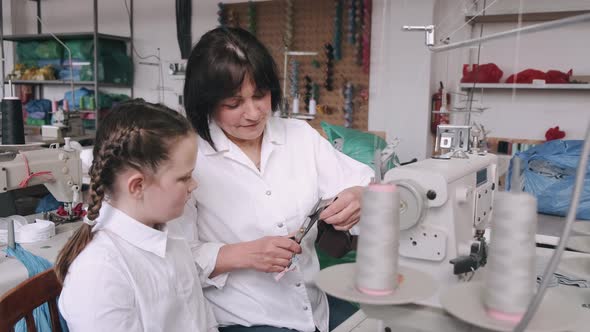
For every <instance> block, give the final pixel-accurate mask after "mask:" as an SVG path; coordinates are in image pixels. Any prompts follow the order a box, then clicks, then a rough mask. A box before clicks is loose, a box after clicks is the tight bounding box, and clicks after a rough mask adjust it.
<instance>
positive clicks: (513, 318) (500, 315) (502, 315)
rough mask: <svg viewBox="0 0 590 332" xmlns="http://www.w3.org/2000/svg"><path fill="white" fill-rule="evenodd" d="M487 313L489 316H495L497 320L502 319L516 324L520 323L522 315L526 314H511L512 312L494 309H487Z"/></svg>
mask: <svg viewBox="0 0 590 332" xmlns="http://www.w3.org/2000/svg"><path fill="white" fill-rule="evenodd" d="M486 313H487V314H488V316H490V317H491V318H493V319H495V320H500V321H503V322H508V323H512V324H515V325H516V324H518V322H520V320H521V319H522V316H523V315H524V313H521V314H511V313H507V312H502V311H499V310H494V309H488V310H486Z"/></svg>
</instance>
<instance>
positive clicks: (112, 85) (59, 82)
mask: <svg viewBox="0 0 590 332" xmlns="http://www.w3.org/2000/svg"><path fill="white" fill-rule="evenodd" d="M4 84H8V80H5V81H4ZM12 84H32V85H70V84H71V82H70V81H62V80H52V81H49V80H45V81H42V80H14V81H12ZM74 85H75V86H89V85H94V81H74ZM98 85H99V86H101V87H107V88H130V87H131V84H122V83H106V82H98Z"/></svg>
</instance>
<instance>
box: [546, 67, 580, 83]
mask: <svg viewBox="0 0 590 332" xmlns="http://www.w3.org/2000/svg"><path fill="white" fill-rule="evenodd" d="M572 74H573V71H572V70H571V69H570V70H569V71H568V72H567V73H564V72H561V71H559V70H550V71H548V72H547V74H546V76H547V78H546V79H545V81H546V82H547V83H553V84H560V83H561V84H565V83H569V82H570V77H572Z"/></svg>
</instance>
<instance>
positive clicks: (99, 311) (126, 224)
mask: <svg viewBox="0 0 590 332" xmlns="http://www.w3.org/2000/svg"><path fill="white" fill-rule="evenodd" d="M100 213H101V216H100V218H99V223H98V224H97V225H96V226H95V227H94V229H93V232H94V238H93V239H92V241H90V243H89V244H88V245H87V247H86V248H85V249H84V250H83V251H82V252H81V253H80V255H79V256H78V257H77V258H76V259H75V260H74V262H73V264H72V265H71V266H70V269H69V271H68V274H67V276H66V279H65V281H64V285H63V290H62V293H61V296H60V298H59V310H60V312H61V314H62V315H63V317H64V318H65V319H66V321H67V323H68V327H69V330H70V331H72V332H77V331H82V332H92V331H97V332H99V331H100V332H103V331H200V332H210V331H217V328H216V322H215V318H214V316H213V312H212V311H211V307H210V306H209V304H208V303H207V301H206V299H205V298H204V296H203V292H202V288H201V285H200V283H199V281H198V278H199V277H198V273H197V268H196V266H195V264H194V262H193V260H192V259H191V254H190V248H189V246H188V244H187V242H186V241H185V239H183V238H182V237H174V236H172V235H168V232H167V230H166V229H165V228H164V230H162V231H160V230H156V229H154V228H150V227H148V226H145V225H144V224H142V223H140V222H138V221H137V220H135V219H133V218H131V217H130V216H128V215H126V214H125V213H123V212H122V211H120V210H118V209H116V208H114V207H112V206H110V205H108V204H106V203H103V207H102V209H101V210H100Z"/></svg>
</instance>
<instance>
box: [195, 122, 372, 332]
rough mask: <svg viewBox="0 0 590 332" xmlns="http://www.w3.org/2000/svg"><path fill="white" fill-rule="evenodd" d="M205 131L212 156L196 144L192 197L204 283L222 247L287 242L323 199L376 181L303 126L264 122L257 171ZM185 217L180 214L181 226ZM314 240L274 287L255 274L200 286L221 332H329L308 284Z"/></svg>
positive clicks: (318, 297)
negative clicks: (253, 329) (264, 328)
mask: <svg viewBox="0 0 590 332" xmlns="http://www.w3.org/2000/svg"><path fill="white" fill-rule="evenodd" d="M210 130H211V137H212V139H213V142H214V143H215V146H216V148H217V151H216V150H215V149H213V148H212V147H211V145H210V144H209V143H207V142H206V141H204V140H199V151H198V156H197V166H196V168H195V174H194V175H195V178H196V179H197V181H198V183H199V187H198V188H197V189H196V190H195V191H194V192H193V195H194V196H195V199H196V201H197V203H196V206H197V210H198V214H197V215H198V217H197V219H198V220H197V232H198V241H194V242H193V254H194V256H195V261H196V262H197V265H199V266H200V267H201V268H202V269H203V274H204V275H205V276H208V275H209V274H210V273H211V272H212V271H213V269H214V268H215V263H216V259H217V254H218V252H219V248H221V247H222V246H223V245H224V244H231V243H239V242H245V241H252V240H257V239H260V238H262V237H264V236H286V235H288V234H290V233H292V232H294V231H295V230H297V229H298V228H299V227H300V226H301V223H302V222H303V220H304V219H305V216H306V215H307V213H308V212H309V210H310V209H311V208H312V207H313V205H314V203H315V202H316V201H317V199H318V198H319V197H320V196H321V197H323V198H329V197H333V196H335V195H337V194H338V193H339V192H340V191H342V190H343V189H346V188H348V187H352V186H358V185H366V184H368V183H369V181H370V179H371V176H372V175H373V172H372V170H371V168H370V167H368V166H366V165H364V164H361V163H359V162H357V161H355V160H353V159H351V158H349V157H348V156H346V155H344V154H342V153H340V152H338V151H337V150H335V149H334V148H333V147H332V146H331V145H330V143H329V142H328V141H327V140H326V139H324V138H323V137H321V136H320V135H319V134H318V132H317V131H316V130H315V129H313V128H311V127H310V126H309V125H308V124H307V123H306V122H303V121H299V120H293V119H282V118H275V117H271V118H270V119H269V120H268V123H267V126H266V128H265V132H264V135H263V139H262V149H261V164H260V170H259V169H258V168H257V167H256V166H255V165H254V163H253V162H252V161H251V160H250V159H249V158H248V157H247V156H246V155H245V154H244V153H243V152H242V151H241V150H240V149H239V148H238V146H236V145H235V144H234V143H233V142H231V141H230V140H229V139H228V138H227V137H226V136H225V134H224V133H223V131H222V130H221V129H220V128H219V127H218V126H217V125H216V124H215V123H211V124H210ZM192 213H195V212H194V211H193V212H192ZM190 215H191V213H187V212H186V211H185V217H186V218H189V217H190ZM192 215H193V222H194V214H192ZM316 236H317V229H316V228H313V229H312V230H311V231H310V232H309V233H308V234H307V235H306V237H305V238H304V240H303V242H302V243H301V247H302V250H303V253H302V254H301V255H300V257H299V259H298V261H297V263H296V265H297V268H296V269H295V270H293V271H291V272H289V273H287V274H286V275H285V276H284V277H283V278H282V279H281V280H280V281H278V282H277V281H275V279H274V276H275V274H272V273H265V272H259V271H256V270H235V271H232V272H229V273H226V274H222V275H218V276H216V277H215V278H213V279H206V280H203V282H204V285H205V286H207V285H209V286H213V287H208V288H206V289H205V296H206V297H207V298H208V299H209V300H210V302H211V304H212V307H213V310H214V312H215V316H216V318H217V321H218V322H219V324H220V325H234V324H238V325H244V326H252V325H271V326H277V327H286V328H290V329H294V330H298V331H314V330H315V329H316V326H317V328H318V329H319V330H320V331H322V332H324V331H328V303H327V298H326V296H325V294H324V293H323V292H321V291H320V290H319V289H318V288H317V287H316V286H315V285H314V283H313V278H314V276H315V274H316V273H317V272H318V271H319V262H318V258H317V254H316V251H315V248H314V240H315V238H316ZM301 285H304V286H305V287H301ZM310 309H311V310H310Z"/></svg>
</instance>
